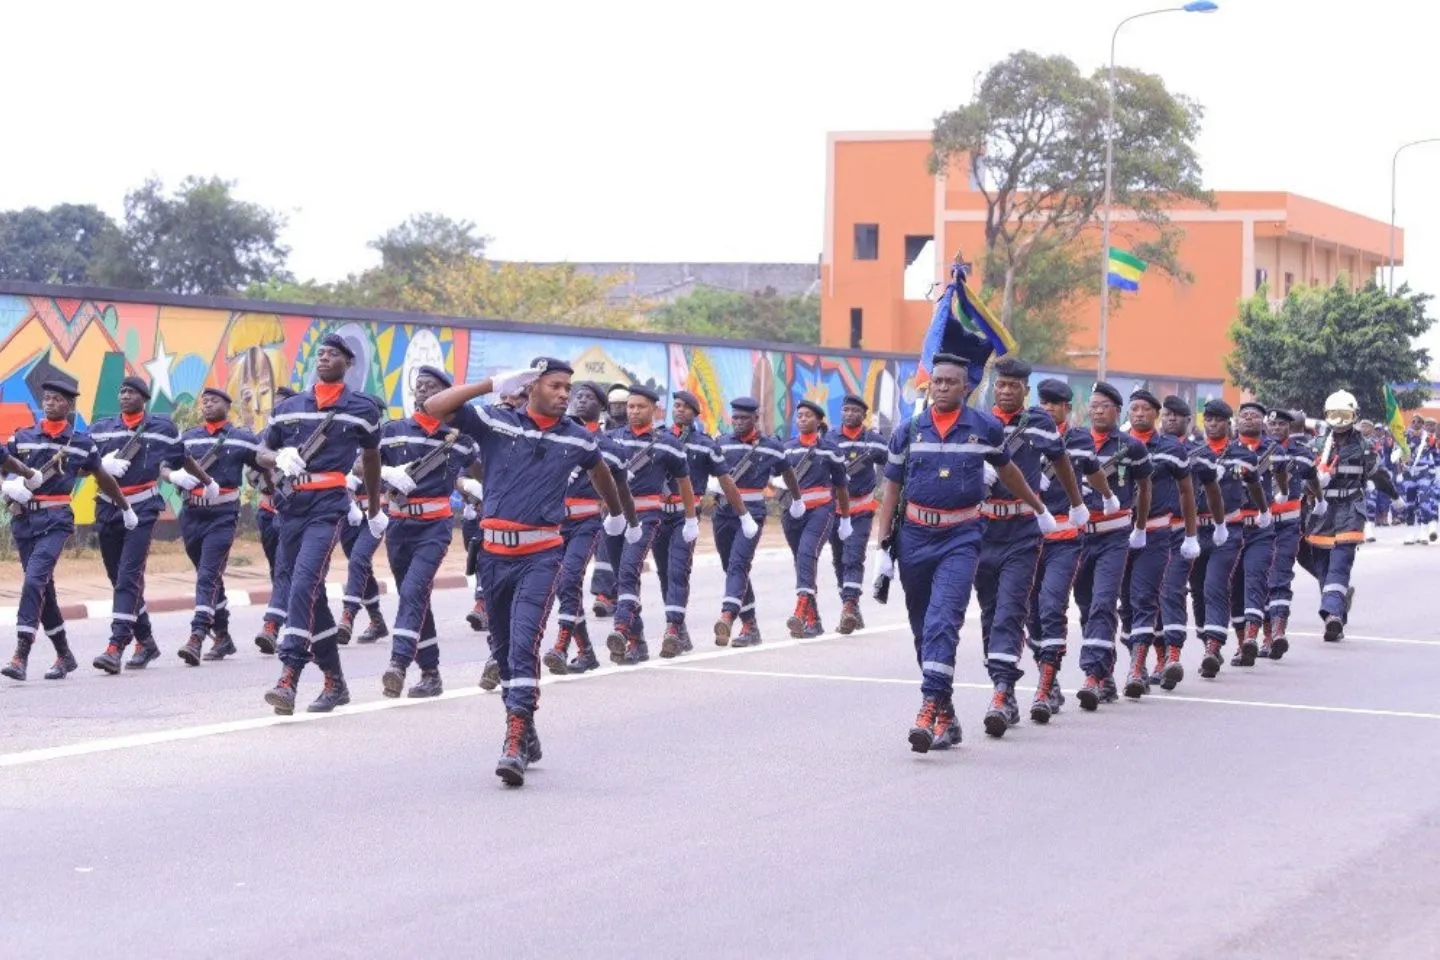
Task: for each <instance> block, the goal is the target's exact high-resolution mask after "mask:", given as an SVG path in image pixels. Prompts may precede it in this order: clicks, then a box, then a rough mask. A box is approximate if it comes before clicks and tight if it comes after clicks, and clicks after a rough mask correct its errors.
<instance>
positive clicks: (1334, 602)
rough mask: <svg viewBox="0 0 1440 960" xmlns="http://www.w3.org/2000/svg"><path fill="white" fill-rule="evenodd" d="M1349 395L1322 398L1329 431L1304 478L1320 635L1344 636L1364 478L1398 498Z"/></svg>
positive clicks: (1361, 528) (1360, 533)
mask: <svg viewBox="0 0 1440 960" xmlns="http://www.w3.org/2000/svg"><path fill="white" fill-rule="evenodd" d="M1358 406H1359V405H1358V404H1357V403H1356V402H1355V397H1354V396H1353V395H1352V394H1351V393H1350V392H1349V391H1347V390H1337V391H1336V392H1335V393H1332V394H1331V395H1330V396H1329V397H1328V398H1326V400H1325V422H1326V423H1328V424H1329V425H1330V431H1331V432H1330V436H1328V437H1326V438H1325V444H1324V446H1323V447H1322V448H1321V450H1320V456H1319V458H1317V460H1316V472H1315V477H1314V478H1313V479H1312V480H1311V481H1310V490H1311V494H1312V495H1313V496H1314V497H1315V506H1314V507H1312V508H1311V511H1310V515H1311V520H1310V531H1309V533H1307V534H1306V535H1305V541H1306V543H1308V544H1309V545H1310V547H1311V548H1312V553H1311V558H1312V560H1313V562H1314V565H1315V579H1316V580H1317V581H1319V583H1320V618H1321V620H1323V621H1324V622H1325V639H1326V640H1328V641H1330V642H1332V643H1333V642H1335V641H1338V640H1342V639H1344V637H1345V624H1346V622H1347V621H1348V620H1349V618H1350V607H1351V605H1352V603H1353V602H1354V592H1355V591H1354V588H1353V587H1351V586H1350V572H1351V570H1352V569H1353V568H1354V565H1355V551H1356V549H1357V548H1358V547H1359V545H1360V544H1361V542H1363V541H1364V539H1365V514H1364V511H1363V510H1362V508H1361V507H1362V503H1363V501H1364V498H1365V483H1366V481H1370V482H1372V483H1374V484H1375V486H1376V488H1377V489H1379V490H1381V491H1383V492H1384V493H1385V494H1386V495H1387V496H1390V497H1394V498H1397V499H1398V491H1397V490H1396V489H1395V487H1394V485H1393V484H1392V483H1391V482H1390V477H1389V476H1388V475H1387V474H1386V473H1385V472H1384V471H1383V470H1381V469H1380V465H1379V461H1378V459H1377V458H1376V456H1375V454H1374V452H1373V451H1372V450H1370V449H1369V448H1368V447H1367V445H1366V444H1365V443H1364V441H1363V440H1362V439H1361V438H1360V435H1359V434H1358V433H1357V432H1356V431H1355V429H1354V427H1355V414H1356V413H1357V411H1358Z"/></svg>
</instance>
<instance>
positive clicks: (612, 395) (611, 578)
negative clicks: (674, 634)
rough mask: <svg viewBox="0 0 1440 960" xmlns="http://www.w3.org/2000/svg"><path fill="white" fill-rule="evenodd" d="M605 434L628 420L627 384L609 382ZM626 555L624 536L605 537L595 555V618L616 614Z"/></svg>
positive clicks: (593, 584) (591, 586)
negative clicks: (617, 582)
mask: <svg viewBox="0 0 1440 960" xmlns="http://www.w3.org/2000/svg"><path fill="white" fill-rule="evenodd" d="M606 396H607V401H608V404H609V405H608V407H607V408H606V417H605V426H604V432H605V433H613V432H614V431H616V430H623V429H625V424H626V422H627V421H628V415H627V414H626V405H627V404H628V403H629V402H630V384H628V383H612V384H610V390H609V393H608V394H607V395H606ZM624 552H625V537H624V534H621V535H620V536H616V537H609V536H607V537H605V538H604V539H603V540H601V541H600V547H599V549H598V551H597V553H596V555H595V572H594V573H592V574H591V575H590V593H591V594H593V595H594V597H595V604H594V610H593V612H594V614H595V616H597V617H613V616H614V615H615V603H616V601H615V594H616V587H615V578H616V576H617V571H618V570H619V569H620V555H621V554H622V553H624Z"/></svg>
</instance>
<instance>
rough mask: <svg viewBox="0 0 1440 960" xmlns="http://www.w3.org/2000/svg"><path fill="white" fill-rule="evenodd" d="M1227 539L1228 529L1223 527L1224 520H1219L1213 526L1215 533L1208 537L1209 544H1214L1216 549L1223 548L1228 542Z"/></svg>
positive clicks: (1228, 535)
mask: <svg viewBox="0 0 1440 960" xmlns="http://www.w3.org/2000/svg"><path fill="white" fill-rule="evenodd" d="M1229 539H1230V528H1229V527H1228V526H1226V525H1225V521H1224V520H1221V521H1220V522H1219V523H1217V524H1215V532H1214V533H1212V534H1211V535H1210V542H1211V543H1213V544H1215V546H1217V547H1223V546H1225V544H1226V542H1227V541H1229Z"/></svg>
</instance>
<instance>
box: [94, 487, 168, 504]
mask: <svg viewBox="0 0 1440 960" xmlns="http://www.w3.org/2000/svg"><path fill="white" fill-rule="evenodd" d="M159 494H160V491H159V490H158V489H156V488H155V487H150V488H149V489H146V490H141V491H140V492H139V493H127V494H125V502H126V503H128V504H130V506H132V507H133V506H135V504H137V503H144V502H145V501H146V500H149V499H150V498H151V497H154V496H159ZM95 495H96V496H97V497H99V498H100V499H101V500H104V501H105V502H106V503H108V504H110V506H112V507H113V506H115V501H114V500H111V499H110V498H109V497H107V496H105V494H103V493H97V494H95Z"/></svg>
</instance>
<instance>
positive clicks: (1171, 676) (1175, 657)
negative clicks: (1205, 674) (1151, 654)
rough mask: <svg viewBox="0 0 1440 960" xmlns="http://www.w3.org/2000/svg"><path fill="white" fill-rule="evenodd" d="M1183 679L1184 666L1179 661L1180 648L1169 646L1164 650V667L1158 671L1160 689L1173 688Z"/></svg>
mask: <svg viewBox="0 0 1440 960" xmlns="http://www.w3.org/2000/svg"><path fill="white" fill-rule="evenodd" d="M1184 679H1185V666H1184V664H1182V663H1181V662H1180V648H1179V647H1170V648H1169V650H1167V651H1166V659H1165V669H1164V670H1162V671H1161V672H1160V689H1161V690H1174V689H1175V687H1176V686H1177V685H1178V684H1179V683H1180V681H1181V680H1184Z"/></svg>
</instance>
